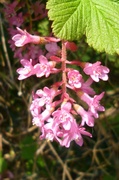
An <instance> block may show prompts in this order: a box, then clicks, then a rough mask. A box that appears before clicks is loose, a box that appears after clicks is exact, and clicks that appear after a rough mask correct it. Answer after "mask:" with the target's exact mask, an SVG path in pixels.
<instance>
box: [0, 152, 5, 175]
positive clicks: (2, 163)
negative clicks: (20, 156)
mask: <svg viewBox="0 0 119 180" xmlns="http://www.w3.org/2000/svg"><path fill="white" fill-rule="evenodd" d="M6 169H7V162H6V160H5V159H4V158H3V157H2V152H0V174H1V173H2V172H4V171H5V170H6Z"/></svg>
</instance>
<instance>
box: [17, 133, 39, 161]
mask: <svg viewBox="0 0 119 180" xmlns="http://www.w3.org/2000/svg"><path fill="white" fill-rule="evenodd" d="M20 147H21V156H22V158H23V159H26V160H29V159H33V158H34V154H35V152H36V149H37V145H36V142H35V140H33V138H32V136H26V137H25V138H24V139H23V140H22V142H21V145H20Z"/></svg>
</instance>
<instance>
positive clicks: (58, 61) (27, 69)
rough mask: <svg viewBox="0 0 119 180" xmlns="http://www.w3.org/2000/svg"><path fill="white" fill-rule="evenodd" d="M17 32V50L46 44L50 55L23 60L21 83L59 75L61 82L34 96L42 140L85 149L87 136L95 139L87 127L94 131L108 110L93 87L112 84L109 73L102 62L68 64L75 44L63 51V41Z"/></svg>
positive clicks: (66, 44)
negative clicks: (60, 44) (101, 81)
mask: <svg viewBox="0 0 119 180" xmlns="http://www.w3.org/2000/svg"><path fill="white" fill-rule="evenodd" d="M17 30H18V32H19V34H16V35H14V36H13V38H12V40H13V41H14V42H15V45H16V46H17V47H22V46H24V45H25V44H28V43H33V44H41V43H45V52H46V54H42V53H41V54H40V55H38V58H37V59H36V58H35V60H34V59H32V58H30V59H27V58H24V59H23V58H22V59H21V61H20V62H21V64H22V66H23V67H21V68H19V69H18V70H17V72H18V74H19V77H18V79H19V80H23V79H25V78H28V77H30V76H32V75H36V77H38V78H40V77H43V76H45V77H46V78H48V77H49V76H50V74H58V73H59V74H58V76H57V77H56V78H55V79H56V81H57V82H54V84H53V85H52V86H51V88H49V87H47V86H45V87H44V88H43V89H39V90H37V91H36V92H35V93H33V100H32V103H31V106H30V111H31V114H32V116H33V119H32V123H33V124H34V125H36V126H38V127H39V128H40V131H41V135H40V139H47V140H50V141H54V140H55V141H57V142H58V143H59V144H60V145H61V146H65V147H67V148H68V147H70V144H71V142H72V141H75V142H76V143H77V144H78V145H79V146H82V145H83V136H88V137H92V135H91V133H90V132H87V131H86V129H85V125H87V126H89V127H93V126H94V124H95V119H96V118H98V117H99V112H103V111H104V110H105V108H104V107H103V106H102V105H101V104H100V101H101V99H102V98H103V96H104V92H102V93H101V94H99V95H96V92H95V91H94V89H93V88H92V87H91V85H92V83H93V82H94V81H95V82H99V80H100V79H102V80H104V81H106V80H108V73H109V69H108V68H107V67H106V66H103V65H101V62H99V61H98V62H96V63H94V64H91V63H85V62H79V61H75V60H74V61H68V60H67V56H66V49H68V50H71V51H72V52H74V51H76V50H77V46H76V45H75V44H74V43H72V42H64V41H62V49H61V48H60V46H59V45H58V44H57V42H59V41H60V39H57V38H54V37H40V36H36V35H31V34H29V33H28V32H27V31H26V30H24V31H23V30H21V29H20V28H17ZM41 52H42V51H41ZM71 64H72V65H75V66H76V65H77V66H78V68H77V69H79V67H80V68H82V70H83V71H84V73H85V74H86V76H85V77H83V75H84V73H83V74H81V73H80V72H82V70H81V71H80V72H79V71H78V70H77V69H75V68H72V67H71V66H69V65H71ZM60 75H61V80H60V78H59V77H60ZM87 76H88V78H87ZM85 79H86V80H85ZM53 81H54V80H53ZM70 91H73V92H74V93H73V94H75V96H76V97H74V96H72V93H70ZM78 98H79V100H78ZM80 102H83V103H81V104H80ZM82 104H85V106H83V105H82ZM77 120H78V121H77Z"/></svg>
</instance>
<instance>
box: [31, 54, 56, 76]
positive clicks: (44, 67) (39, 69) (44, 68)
mask: <svg viewBox="0 0 119 180" xmlns="http://www.w3.org/2000/svg"><path fill="white" fill-rule="evenodd" d="M39 62H40V63H37V64H36V65H35V66H34V70H35V71H36V76H37V77H42V76H44V75H45V76H46V77H48V76H49V75H50V73H51V70H52V69H53V67H54V66H55V63H54V62H48V60H47V58H46V57H45V56H43V55H41V56H39Z"/></svg>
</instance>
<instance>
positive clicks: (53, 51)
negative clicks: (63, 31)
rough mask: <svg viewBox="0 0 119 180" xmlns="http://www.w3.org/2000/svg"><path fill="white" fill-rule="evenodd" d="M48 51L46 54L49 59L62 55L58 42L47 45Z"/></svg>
mask: <svg viewBox="0 0 119 180" xmlns="http://www.w3.org/2000/svg"><path fill="white" fill-rule="evenodd" d="M45 48H46V50H47V51H48V53H47V54H46V57H47V58H50V56H53V55H57V54H59V53H60V47H59V46H58V45H57V43H56V42H50V43H47V44H46V45H45Z"/></svg>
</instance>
